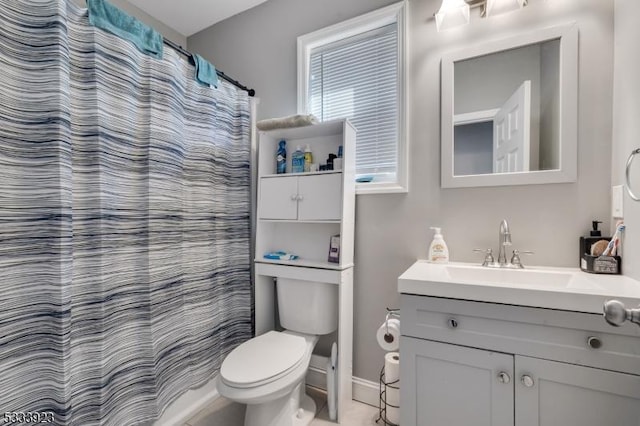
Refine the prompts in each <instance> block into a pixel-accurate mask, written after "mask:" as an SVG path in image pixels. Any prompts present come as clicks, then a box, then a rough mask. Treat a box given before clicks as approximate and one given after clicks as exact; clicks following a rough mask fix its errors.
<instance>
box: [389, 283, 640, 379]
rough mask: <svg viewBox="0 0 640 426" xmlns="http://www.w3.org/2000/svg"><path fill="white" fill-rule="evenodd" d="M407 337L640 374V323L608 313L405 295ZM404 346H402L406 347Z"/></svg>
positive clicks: (402, 308) (402, 297) (404, 319)
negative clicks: (619, 321)
mask: <svg viewBox="0 0 640 426" xmlns="http://www.w3.org/2000/svg"><path fill="white" fill-rule="evenodd" d="M400 301H401V317H402V327H401V332H402V335H404V336H409V337H417V338H422V339H429V340H435V341H440V342H447V343H454V344H457V345H464V346H469V347H474V348H482V349H488V350H492V351H498V352H506V353H512V354H517V355H526V356H532V357H538V358H543V359H548V360H555V361H560V362H567V363H571V364H578V365H585V366H590V367H597V368H603V369H607V370H612V371H620V372H625V373H631V374H637V375H640V327H638V326H637V325H635V324H630V323H626V324H625V325H624V326H622V327H612V326H610V325H608V324H607V323H606V322H605V320H604V318H603V317H602V315H597V314H589V313H581V312H570V311H560V310H553V309H539V308H530V307H524V306H513V305H501V304H495V303H484V302H473V301H465V300H456V299H446V298H438V297H426V296H414V295H408V294H402V295H401V298H400ZM401 349H402V348H401Z"/></svg>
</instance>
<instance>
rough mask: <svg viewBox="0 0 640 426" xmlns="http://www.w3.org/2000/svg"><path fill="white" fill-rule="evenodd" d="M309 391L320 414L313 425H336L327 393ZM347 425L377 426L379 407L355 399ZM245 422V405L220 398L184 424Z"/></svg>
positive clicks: (223, 425) (232, 425)
mask: <svg viewBox="0 0 640 426" xmlns="http://www.w3.org/2000/svg"><path fill="white" fill-rule="evenodd" d="M307 393H308V394H309V396H311V397H312V398H313V399H314V401H315V402H316V407H317V410H318V414H317V415H316V418H315V419H314V420H313V422H311V426H327V425H335V423H333V422H331V421H330V420H329V413H328V410H327V397H326V393H325V392H324V391H322V390H319V389H316V388H312V387H307ZM345 415H346V420H345V422H344V423H343V424H344V425H347V426H376V425H377V423H376V422H375V419H377V418H378V408H377V407H372V406H370V405H367V404H362V403H360V402H357V401H353V402H352V403H351V404H350V406H349V407H347V411H346V413H345ZM243 424H244V405H242V404H238V403H235V402H231V401H229V400H228V399H224V398H220V399H218V400H216V401H215V402H214V403H213V404H211V405H209V406H208V407H205V408H204V409H203V410H202V411H200V412H199V413H198V414H196V415H195V416H193V417H192V418H191V419H189V421H187V423H186V424H185V425H184V426H242V425H243Z"/></svg>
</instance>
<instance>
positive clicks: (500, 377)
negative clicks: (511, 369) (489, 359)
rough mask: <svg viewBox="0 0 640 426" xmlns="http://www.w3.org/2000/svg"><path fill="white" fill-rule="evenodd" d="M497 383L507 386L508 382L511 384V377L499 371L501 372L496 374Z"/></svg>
mask: <svg viewBox="0 0 640 426" xmlns="http://www.w3.org/2000/svg"><path fill="white" fill-rule="evenodd" d="M498 381H499V382H500V383H504V384H505V385H506V384H509V382H511V376H509V374H508V373H505V372H504V371H501V372H499V373H498Z"/></svg>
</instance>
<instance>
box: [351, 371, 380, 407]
mask: <svg viewBox="0 0 640 426" xmlns="http://www.w3.org/2000/svg"><path fill="white" fill-rule="evenodd" d="M353 399H354V400H356V401H360V402H363V403H365V404H369V405H373V406H374V407H377V406H378V405H379V403H380V385H379V384H378V383H376V382H372V381H370V380H365V379H361V378H360V377H353Z"/></svg>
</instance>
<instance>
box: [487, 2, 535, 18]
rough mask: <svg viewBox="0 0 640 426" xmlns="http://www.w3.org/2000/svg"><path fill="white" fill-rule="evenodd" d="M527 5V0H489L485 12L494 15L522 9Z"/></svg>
mask: <svg viewBox="0 0 640 426" xmlns="http://www.w3.org/2000/svg"><path fill="white" fill-rule="evenodd" d="M526 5H527V0H487V4H486V5H485V9H484V12H485V15H486V16H493V15H499V14H501V13H505V12H511V11H512V10H517V9H521V8H523V7H524V6H526Z"/></svg>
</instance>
